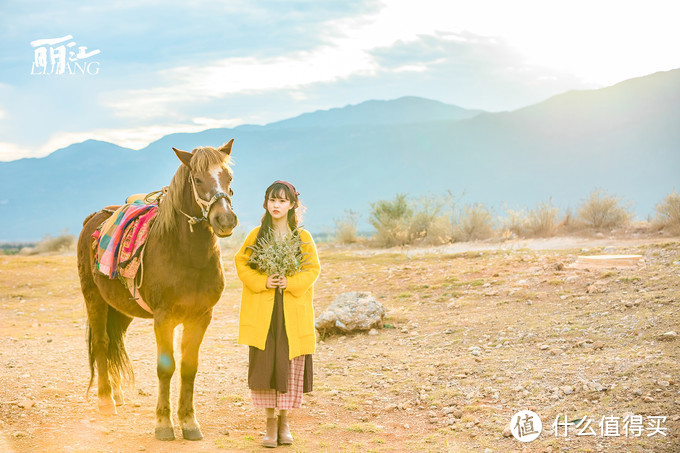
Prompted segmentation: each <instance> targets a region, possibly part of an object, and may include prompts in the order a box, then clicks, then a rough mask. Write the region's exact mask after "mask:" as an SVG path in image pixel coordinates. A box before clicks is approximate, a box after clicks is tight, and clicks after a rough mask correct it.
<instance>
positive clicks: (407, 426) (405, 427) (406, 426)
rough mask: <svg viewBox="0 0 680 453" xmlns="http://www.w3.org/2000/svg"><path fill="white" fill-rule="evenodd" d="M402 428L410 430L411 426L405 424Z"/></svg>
mask: <svg viewBox="0 0 680 453" xmlns="http://www.w3.org/2000/svg"><path fill="white" fill-rule="evenodd" d="M402 426H403V427H404V429H409V428H410V426H409V424H408V423H404V424H403V425H402Z"/></svg>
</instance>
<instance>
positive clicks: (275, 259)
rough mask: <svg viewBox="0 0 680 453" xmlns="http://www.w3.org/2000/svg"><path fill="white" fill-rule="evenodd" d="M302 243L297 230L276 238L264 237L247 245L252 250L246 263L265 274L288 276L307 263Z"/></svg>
mask: <svg viewBox="0 0 680 453" xmlns="http://www.w3.org/2000/svg"><path fill="white" fill-rule="evenodd" d="M302 244H303V242H302V240H300V235H299V234H297V232H293V234H291V235H289V236H287V237H285V238H282V239H278V240H277V239H275V238H274V237H271V236H270V237H264V238H262V239H261V240H260V241H259V242H258V243H256V244H254V245H251V246H250V247H248V248H249V249H251V250H252V251H253V253H252V255H250V259H249V260H248V264H250V265H251V267H254V268H255V269H257V270H259V271H260V272H263V273H265V274H267V275H273V274H279V275H285V276H286V277H290V276H292V275H295V274H297V273H298V272H300V271H301V270H302V267H303V266H304V265H305V264H306V263H307V258H306V257H305V255H307V254H306V253H303V252H302Z"/></svg>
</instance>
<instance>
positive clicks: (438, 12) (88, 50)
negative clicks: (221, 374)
mask: <svg viewBox="0 0 680 453" xmlns="http://www.w3.org/2000/svg"><path fill="white" fill-rule="evenodd" d="M674 3H675V2H673V1H668V0H666V1H655V0H647V1H644V2H643V1H625V2H622V1H620V0H596V1H593V0H587V1H581V0H570V1H551V0H515V1H507V0H475V1H469V0H466V1H458V0H418V1H414V0H383V1H373V0H309V1H307V0H293V1H272V0H269V1H264V0H208V1H187V0H182V1H179V0H109V1H107V2H86V1H83V0H78V1H70V0H68V1H58V0H57V1H49V2H47V1H31V0H0V161H9V160H14V159H19V158H23V157H42V156H46V155H48V154H49V153H51V152H53V151H55V150H57V149H59V148H63V147H65V146H68V145H70V144H72V143H78V142H82V141H84V140H87V139H98V140H105V141H109V142H112V143H116V144H118V145H120V146H125V147H128V148H132V149H141V148H144V147H145V146H146V145H148V144H149V143H151V142H153V141H155V140H157V139H159V138H161V137H163V136H164V135H167V134H170V133H176V132H198V131H201V130H205V129H209V128H214V127H234V126H238V125H240V124H267V123H271V122H274V121H278V120H282V119H286V118H291V117H294V116H297V115H299V114H302V113H306V112H310V111H315V110H319V109H329V108H334V107H342V106H345V105H349V104H358V103H360V102H363V101H366V100H369V99H383V100H388V99H396V98H399V97H402V96H421V97H425V98H429V99H434V100H438V101H442V102H445V103H448V104H454V105H458V106H460V107H465V108H472V109H483V110H487V111H505V110H514V109H517V108H521V107H524V106H527V105H531V104H534V103H537V102H540V101H543V100H545V99H547V98H549V97H550V96H553V95H556V94H559V93H563V92H565V91H568V90H575V89H576V90H578V89H595V88H600V87H604V86H609V85H613V84H615V83H618V82H620V81H623V80H626V79H629V78H633V77H639V76H644V75H647V74H651V73H654V72H657V71H666V70H670V69H675V68H678V67H680V52H678V51H677V43H678V42H680V27H678V26H677V24H676V22H677V19H676V15H675V10H676V9H675V8H674ZM57 38H62V39H61V40H59V39H57ZM57 41H60V42H57ZM60 48H61V50H60ZM62 51H63V52H64V53H63V54H62V53H60V52H62ZM53 63H54V64H53ZM59 63H64V66H63V67H62V69H63V73H60V70H61V69H60V66H59ZM70 72H73V73H70Z"/></svg>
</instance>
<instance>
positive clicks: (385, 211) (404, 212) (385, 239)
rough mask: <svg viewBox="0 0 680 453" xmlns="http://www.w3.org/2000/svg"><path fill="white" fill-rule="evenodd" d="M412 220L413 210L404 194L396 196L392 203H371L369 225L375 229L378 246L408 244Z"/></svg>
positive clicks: (385, 201)
mask: <svg viewBox="0 0 680 453" xmlns="http://www.w3.org/2000/svg"><path fill="white" fill-rule="evenodd" d="M412 218H413V209H411V207H410V206H409V204H408V201H407V200H406V194H398V195H397V196H396V197H395V198H394V200H392V201H388V200H380V201H377V202H375V203H371V214H370V218H369V223H370V224H371V225H372V226H373V228H375V231H376V236H375V238H376V240H377V241H378V243H379V244H380V245H383V246H386V247H392V246H395V245H405V244H409V243H410V242H411V219H412Z"/></svg>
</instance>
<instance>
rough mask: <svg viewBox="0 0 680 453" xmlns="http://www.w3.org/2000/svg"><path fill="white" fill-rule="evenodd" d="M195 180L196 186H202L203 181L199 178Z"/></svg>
mask: <svg viewBox="0 0 680 453" xmlns="http://www.w3.org/2000/svg"><path fill="white" fill-rule="evenodd" d="M195 179H196V184H203V180H202V179H201V178H195Z"/></svg>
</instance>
